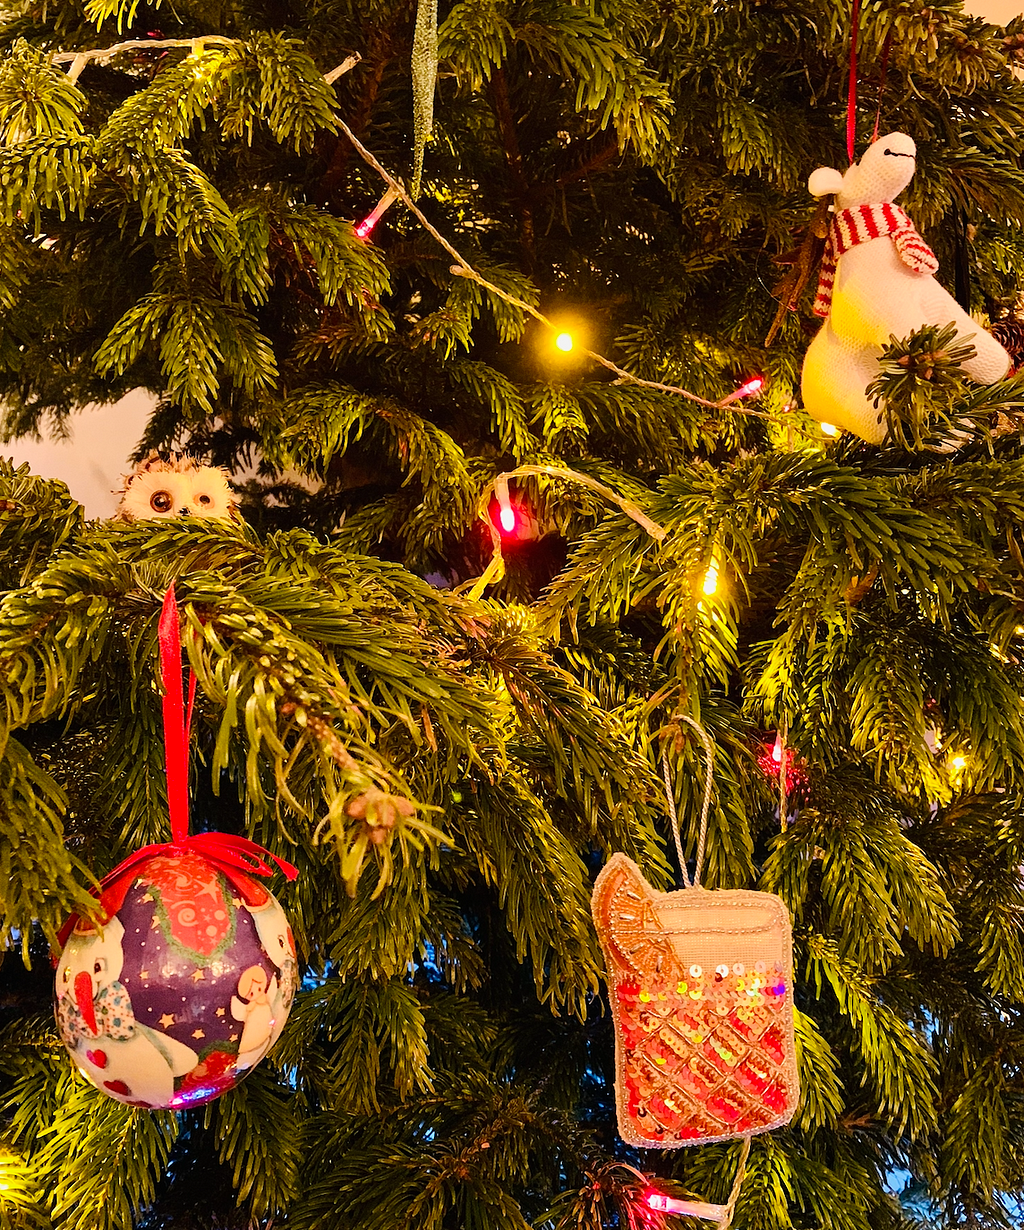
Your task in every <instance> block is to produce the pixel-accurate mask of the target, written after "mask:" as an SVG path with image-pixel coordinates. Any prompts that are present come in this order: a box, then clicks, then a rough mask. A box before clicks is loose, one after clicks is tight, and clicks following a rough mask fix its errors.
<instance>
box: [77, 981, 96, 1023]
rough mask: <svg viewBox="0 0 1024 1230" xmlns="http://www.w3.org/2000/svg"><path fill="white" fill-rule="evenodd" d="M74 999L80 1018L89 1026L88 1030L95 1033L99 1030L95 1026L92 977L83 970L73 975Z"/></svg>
mask: <svg viewBox="0 0 1024 1230" xmlns="http://www.w3.org/2000/svg"><path fill="white" fill-rule="evenodd" d="M75 1000H76V1002H77V1004H78V1011H79V1012H80V1013H81V1014H82V1019H83V1020H84V1021H85V1023H86V1025H88V1026H89V1032H90V1033H91V1034H93V1035H95V1034H97V1033H98V1032H99V1031H98V1030H97V1028H96V1007H95V1005H94V1004H93V1002H92V977H91V976H90V975H89V974H87V973H86V972H85V970H82V972H81V973H80V974H76V975H75Z"/></svg>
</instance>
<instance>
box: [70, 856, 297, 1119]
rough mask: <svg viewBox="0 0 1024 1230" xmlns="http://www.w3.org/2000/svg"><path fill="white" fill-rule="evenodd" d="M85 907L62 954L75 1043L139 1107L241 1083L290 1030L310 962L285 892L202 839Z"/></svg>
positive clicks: (102, 1078) (174, 1105) (183, 1103)
mask: <svg viewBox="0 0 1024 1230" xmlns="http://www.w3.org/2000/svg"><path fill="white" fill-rule="evenodd" d="M100 900H101V905H102V907H103V910H104V914H105V916H106V921H105V922H104V923H103V924H102V925H101V926H100V925H93V924H90V923H89V922H87V921H86V920H79V921H78V922H77V924H76V925H75V928H74V930H73V932H72V933H71V935H70V937H69V939H68V941H67V943H66V944H65V947H64V950H63V952H62V954H61V957H60V960H59V962H58V965H57V982H56V1013H57V1024H58V1027H59V1029H60V1035H61V1038H62V1040H63V1042H64V1045H65V1046H66V1047H67V1048H68V1051H69V1052H70V1053H71V1057H72V1058H73V1059H74V1061H75V1063H76V1064H77V1065H78V1068H79V1070H80V1071H81V1072H82V1073H83V1074H84V1075H85V1076H86V1078H87V1079H88V1080H89V1081H91V1082H92V1084H94V1085H95V1086H96V1088H97V1089H100V1090H101V1091H102V1092H103V1093H105V1094H107V1095H108V1096H110V1097H112V1098H115V1099H116V1100H117V1101H119V1102H127V1103H128V1104H129V1105H132V1106H144V1107H148V1108H151V1109H162V1108H171V1109H178V1108H183V1107H187V1106H196V1105H199V1104H201V1103H203V1102H208V1101H210V1100H211V1099H212V1098H215V1097H217V1096H218V1095H219V1094H221V1093H223V1092H225V1090H227V1089H230V1088H231V1087H232V1086H233V1085H235V1084H236V1083H237V1082H238V1081H239V1080H240V1079H241V1078H242V1077H243V1076H245V1075H247V1073H248V1072H250V1071H251V1070H252V1068H253V1067H254V1066H255V1065H256V1064H257V1063H259V1061H260V1060H261V1059H262V1058H263V1056H264V1055H265V1054H266V1053H267V1051H268V1050H269V1049H270V1047H271V1046H273V1044H274V1043H275V1042H276V1041H277V1039H278V1037H279V1036H280V1033H281V1030H282V1029H283V1028H284V1023H285V1021H286V1020H287V1017H288V1013H289V1011H290V1009H291V1005H292V999H293V998H294V994H295V987H296V982H297V971H298V965H297V962H296V956H295V943H294V940H293V939H292V932H291V928H290V927H289V925H288V920H287V919H286V917H285V914H284V911H283V910H282V909H281V906H280V905H279V904H278V902H277V900H276V898H275V897H274V896H273V895H272V894H271V893H270V892H268V891H267V889H265V888H264V887H263V886H262V885H261V884H259V883H257V882H256V881H255V880H253V879H252V877H251V876H248V875H245V874H244V873H241V872H239V871H238V870H237V869H233V870H232V871H231V872H230V875H229V874H225V871H224V870H223V869H221V868H219V867H218V866H216V865H215V863H214V862H213V861H210V860H208V859H207V858H204V857H203V855H202V854H200V853H197V852H194V851H187V850H186V851H183V852H173V851H171V850H170V849H169V848H168V847H163V848H162V852H161V853H155V854H154V855H153V856H152V857H150V858H142V859H141V860H138V861H135V862H134V863H133V865H132V866H131V869H130V870H129V871H127V872H126V873H125V874H123V875H121V876H120V877H118V878H117V879H115V880H114V882H113V883H112V884H110V885H108V886H107V887H106V889H105V891H104V892H103V895H102V897H101V899H100Z"/></svg>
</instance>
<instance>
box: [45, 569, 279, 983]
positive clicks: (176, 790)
mask: <svg viewBox="0 0 1024 1230" xmlns="http://www.w3.org/2000/svg"><path fill="white" fill-rule="evenodd" d="M158 638H159V642H160V674H161V678H162V680H163V685H164V696H163V710H164V748H165V753H166V768H167V809H168V811H169V813H170V819H171V840H170V841H169V842H161V843H158V844H156V845H152V846H143V847H142V849H141V850H136V851H135V853H134V854H129V856H128V857H127V858H126V859H125V860H124V861H123V862H122V863H119V864H118V865H117V866H116V867H115V868H114V870H113V871H111V872H109V873H108V874H107V875H105V876H104V877H103V879H102V880H101V881H100V886H99V890H98V891H97V890H93V892H94V895H95V896H96V897H97V898H98V899H99V901H100V903H101V905H102V907H103V913H104V915H105V917H106V918H110V917H112V916H113V915H114V914H116V913H117V911H118V910H119V909H120V908H121V906H122V905H123V904H124V899H125V897H126V896H127V894H128V890H129V889H130V888H131V886H132V884H133V883H134V882H135V879H136V877H137V874H138V872H139V871H141V869H142V867H143V866H144V865H145V864H146V863H147V862H149V860H150V859H153V858H158V857H160V856H164V857H175V858H177V857H181V856H182V855H185V854H194V855H198V857H200V858H202V859H205V861H206V862H208V863H210V864H211V865H212V866H213V867H215V868H216V869H217V870H218V871H220V872H222V873H223V874H224V876H226V877H227V879H228V881H229V882H230V883H231V884H232V885H233V886H234V888H235V890H236V891H237V892H238V893H239V894H240V895H241V897H242V899H243V900H244V901H245V902H246V904H247V905H251V906H260V905H262V904H263V903H264V902H265V901H266V899H267V895H268V894H267V890H266V889H265V888H263V886H262V885H260V884H256V883H255V882H254V881H253V879H252V877H253V876H264V877H265V876H271V875H273V874H274V868H273V866H272V865H271V864H275V863H276V865H277V866H278V868H279V869H280V870H281V871H282V872H283V873H284V875H285V876H286V877H287V878H288V879H289V880H294V879H295V877H296V876H297V875H298V874H299V872H298V869H297V868H295V867H293V866H292V865H291V863H288V862H285V860H284V859H283V858H278V856H277V855H276V854H271V853H270V851H269V850H264V849H263V847H262V846H258V845H257V844H256V842H254V841H250V840H249V838H248V837H238V836H235V835H234V834H233V833H196V834H195V835H194V836H191V835H190V834H189V831H188V741H189V727H190V726H191V724H192V703H193V701H194V699H195V677H194V676H192V677H190V680H189V697H188V714H187V715H186V713H185V703H184V696H183V689H182V686H181V631H180V627H179V624H178V604H177V603H176V602H175V599H174V586H173V585H172V586H171V587H170V588H169V589H168V591H167V593H166V594H165V595H164V604H163V609H162V610H161V612H160V627H159V633H158ZM78 919H79V916H78V915H77V914H72V915H71V917H70V918H69V919H68V920H67V922H66V923H65V924H64V925H63V927H61V929H60V931H59V932H58V937H59V939H60V942H61V946H62V947H63V945H64V944H66V943H67V941H68V937H69V936H70V935H71V932H72V931H73V930H74V928H75V926H76V924H77V923H78ZM55 964H56V961H55Z"/></svg>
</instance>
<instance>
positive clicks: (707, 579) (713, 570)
mask: <svg viewBox="0 0 1024 1230" xmlns="http://www.w3.org/2000/svg"><path fill="white" fill-rule="evenodd" d="M703 588H704V592H705V593H706V594H707V595H708V597H710V596H711V595H712V594H713V593H715V591H716V590H717V589H718V565H717V564H716V563H714V562H713V561H712V563H711V564H709V565H708V570H707V572H705V573H704V587H703Z"/></svg>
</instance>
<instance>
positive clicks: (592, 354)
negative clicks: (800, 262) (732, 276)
mask: <svg viewBox="0 0 1024 1230" xmlns="http://www.w3.org/2000/svg"><path fill="white" fill-rule="evenodd" d="M241 42H242V40H240V39H234V38H226V37H223V36H220V35H202V36H198V37H195V38H183V39H130V40H127V41H125V42H121V43H116V44H114V45H113V46H110V47H104V48H92V49H90V50H87V51H65V52H58V53H56V54H54V55H53V56H52V57H51V58H52V62H53V63H54V64H70V66H71V67H70V70H69V73H68V76H69V77H70V78H71V80H73V81H74V80H77V78H78V76H79V74H80V73H81V72H82V70H83V68H84V67H85V66H86V64H87V63H89V61H91V60H106V59H110V58H112V57H114V56H116V55H119V54H121V53H122V52H126V51H136V50H140V49H146V50H152V49H154V48H173V47H187V48H189V50H190V52H191V54H194V55H201V54H202V53H203V51H204V50H206V49H207V48H209V47H223V48H230V47H234V46H239V45H241ZM360 60H361V57H360V56H359V54H358V53H355V52H354V53H353V54H352V55H350V56H348V58H347V59H346V60H344V61H343V62H342V63H341V64H339V65H338V66H337V67H336V68H334V69H332V70H331V71H330V72H328V73H325V74H324V81H325V82H326V83H327V84H328V85H332V84H333V83H334V82H335V81H337V80H338V78H339V77H341V76H342V75H344V74H345V73H347V72H350V71H351V70H352V69H353V68H355V67H356V65H357V64H359V62H360ZM336 123H337V125H338V127H339V128H340V129H341V131H342V132H343V133H344V134H345V136H346V137H347V138H348V140H349V141H350V142H351V144H352V147H353V148H354V149H355V151H356V153H358V154H359V156H360V158H362V160H363V161H364V162H365V163H366V164H367V165H368V166H370V167H372V168H373V169H374V170H375V171H376V172H377V174H378V175H379V176H380V177H381V179H382V180H383V181H384V183H385V184H386V185H387V190H386V191H385V193H384V196H383V197H382V198H381V202H380V203H379V205H378V207H377V209H375V210H374V213H373V214H371V215H370V217H374V215H377V216H378V217H379V215H380V213H383V212H384V209H386V208H387V206H388V205H390V204H391V201H393V200H395V199H398V200H401V201H402V203H403V204H404V205H405V207H406V208H407V209H408V210H409V212H410V213H411V214H412V215H413V216H414V217H415V218H416V220H417V221H418V222H419V224H420V225H421V226H422V227H423V229H424V230H425V231H426V232H427V233H428V234H429V235H431V236H432V237H433V238H434V239H435V240H436V242H437V243H439V244H440V245H441V247H442V248H443V249H444V250H445V252H447V253H448V255H449V256H450V257H451V258H452V259H453V261H454V262H455V263H454V264H453V265H452V266H451V273H452V274H454V275H455V276H457V277H462V278H468V279H469V280H470V281H472V282H476V283H477V285H478V286H480V287H482V288H483V289H484V290H486V291H487V292H488V293H489V294H492V295H496V296H497V297H498V298H499V299H501V300H503V301H504V302H505V303H507V304H509V306H511V307H515V308H518V309H519V310H520V311H522V312H525V313H526V314H527V315H529V316H531V317H533V319H534V320H537V321H538V322H539V323H540V324H542V325H544V326H545V327H546V328H547V329H550V330H551V332H552V334H553V335H556V334H557V333H558V332H559V330H558V328H557V327H556V326H555V324H554V323H553V322H552V321H551V320H550V319H549V318H548V317H547V316H546V315H545V314H544V313H543V312H541V311H540V310H539V309H538V308H536V307H535V306H534V305H533V304H532V303H528V302H527V301H526V300H525V299H521V298H519V296H518V295H513V294H511V293H510V292H509V291H507V290H504V289H502V288H501V287H500V286H495V285H494V283H493V282H490V281H488V279H487V278H485V277H484V276H483V275H482V274H481V273H480V272H479V271H478V270H477V269H475V268H474V267H473V265H472V264H471V262H470V261H468V260H467V259H466V258H465V257H464V256H463V255H462V254H461V253H460V252H459V251H458V249H457V248H455V247H454V246H453V244H452V243H451V242H449V240H448V239H447V238H446V237H445V236H444V235H443V234H442V233H441V232H440V231H439V230H438V229H437V227H435V226H434V225H433V224H432V223H431V221H430V219H429V218H427V217H426V215H425V214H424V213H423V211H422V210H421V209H420V208H419V207H418V206H417V204H416V202H415V201H414V200H413V198H412V196H411V195H410V193H409V192H407V191H406V189H405V187H404V185H403V184H402V183H401V181H400V180H399V179H397V178H396V177H395V176H394V175H392V174H391V172H390V171H389V170H388V169H387V168H386V167H385V166H384V165H383V163H381V162H380V160H379V159H378V158H377V157H376V156H375V155H374V154H373V153H372V151H370V150H369V149H367V147H366V146H365V145H364V144H363V143H362V141H360V140H359V138H358V137H357V136H356V135H355V133H354V132H353V131H352V129H351V128H349V126H348V125H347V124H346V123H345V121H344V120H343V119H341V117H340V116H339V117H336ZM385 202H386V203H385ZM378 211H379V212H378ZM374 220H376V218H374ZM578 349H579V352H580V353H581V354H583V355H585V356H586V357H587V358H588V359H591V360H592V361H593V362H595V363H597V364H599V365H600V366H601V367H604V368H605V369H606V370H607V371H610V372H612V373H614V375H615V376H616V377H617V380H618V382H626V383H628V384H634V385H638V386H639V387H641V388H645V389H653V390H655V391H656V392H659V393H668V394H671V395H672V396H675V397H683V398H686V400H688V401H692V402H694V403H696V404H697V405H699V406H706V407H707V408H708V409H709V410H728V411H729V413H730V414H744V415H748V416H750V417H752V418H762V419H772V418H774V415H772V414H770V413H767V412H766V411H763V410H752V409H750V408H749V407H747V406H737V405H736V404H735V402H736V400H737V399H738V398H739V397H743V396H749V395H753V393H754V392H759V391H760V387H761V386H760V385H758V386H757V388H756V389H752V390H751V392H750V393H747V392H745V391H744V390H737V391H736V392H734V393H730V394H728V395H727V396H725V397H722V398H720V399H719V400H718V401H710V400H709V399H708V398H706V397H700V396H698V395H697V394H696V393H691V392H690V390H689V389H684V388H681V387H680V386H679V385H675V384H666V383H663V382H662V381H659V380H644V379H643V378H641V377H640V376H637V375H634V373H633V372H631V371H628V370H627V369H626V368H624V367H620V366H619V365H618V364H617V363H614V362H612V360H611V359H609V358H607V357H606V356H605V355H603V354H600V353H599V352H598V351H596V350H591V349H589V348H588V347H586V346H580V347H579V348H578Z"/></svg>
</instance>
